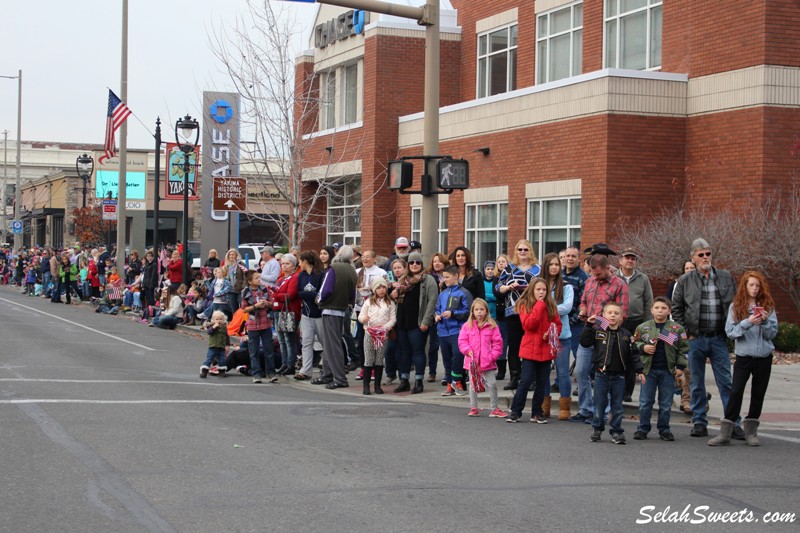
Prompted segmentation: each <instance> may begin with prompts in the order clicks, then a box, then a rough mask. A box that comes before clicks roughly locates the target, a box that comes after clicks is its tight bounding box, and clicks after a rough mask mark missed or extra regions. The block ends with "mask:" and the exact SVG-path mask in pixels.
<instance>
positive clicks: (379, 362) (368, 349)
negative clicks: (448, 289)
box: [358, 277, 397, 395]
mask: <svg viewBox="0 0 800 533" xmlns="http://www.w3.org/2000/svg"><path fill="white" fill-rule="evenodd" d="M369 286H370V290H371V291H372V296H370V297H369V298H367V299H366V300H364V304H363V305H362V306H361V311H360V312H359V313H358V321H359V322H360V323H361V324H362V325H363V326H364V377H363V380H364V394H367V395H368V394H369V393H370V391H369V381H370V378H371V376H372V372H373V370H374V371H375V394H383V389H381V378H383V361H384V356H385V355H386V343H387V342H388V341H389V332H390V331H391V330H392V328H393V327H394V325H395V323H397V305H395V303H394V302H393V301H392V299H391V298H389V282H388V281H387V280H386V278H384V277H377V278H374V279H373V280H372V282H371V283H370V284H369Z"/></svg>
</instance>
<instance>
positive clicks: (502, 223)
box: [466, 202, 508, 270]
mask: <svg viewBox="0 0 800 533" xmlns="http://www.w3.org/2000/svg"><path fill="white" fill-rule="evenodd" d="M466 209H467V225H466V246H467V248H469V249H470V251H471V252H472V259H473V262H474V263H475V267H476V268H477V269H478V270H481V269H482V267H483V263H484V262H485V261H489V260H492V261H494V260H495V259H496V258H497V256H498V255H499V254H501V253H502V254H504V253H506V252H507V251H508V202H498V203H491V204H477V205H476V204H472V205H469V204H468V205H467V206H466Z"/></svg>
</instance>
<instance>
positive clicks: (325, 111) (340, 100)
mask: <svg viewBox="0 0 800 533" xmlns="http://www.w3.org/2000/svg"><path fill="white" fill-rule="evenodd" d="M361 90H362V87H361V85H360V84H359V82H358V62H356V63H351V64H349V65H341V66H338V67H336V68H332V69H331V70H328V71H326V72H323V73H322V74H321V75H320V107H321V109H320V114H319V116H320V119H319V122H320V123H319V127H320V129H322V130H327V129H332V128H335V127H337V126H346V125H348V124H354V123H355V122H358V121H359V120H360V117H359V110H358V103H359V101H360V100H361V96H360V93H361Z"/></svg>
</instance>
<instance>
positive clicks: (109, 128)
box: [97, 89, 131, 163]
mask: <svg viewBox="0 0 800 533" xmlns="http://www.w3.org/2000/svg"><path fill="white" fill-rule="evenodd" d="M130 115H131V110H130V109H128V106H126V105H125V104H124V103H123V102H122V100H120V99H119V97H118V96H117V95H116V94H114V91H112V90H110V89H109V91H108V113H107V115H106V142H105V146H104V147H103V149H104V150H105V154H103V155H101V156H100V158H99V159H98V160H97V162H98V163H102V162H103V161H104V160H106V159H108V158H109V157H114V156H115V155H116V150H115V148H114V132H115V131H117V130H118V129H119V127H120V126H122V123H123V122H125V121H126V120H127V119H128V117H129V116H130Z"/></svg>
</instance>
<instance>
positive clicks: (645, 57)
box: [605, 0, 662, 70]
mask: <svg viewBox="0 0 800 533" xmlns="http://www.w3.org/2000/svg"><path fill="white" fill-rule="evenodd" d="M661 5H662V0H606V4H605V66H606V68H626V69H634V70H647V69H655V68H659V67H660V66H661Z"/></svg>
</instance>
